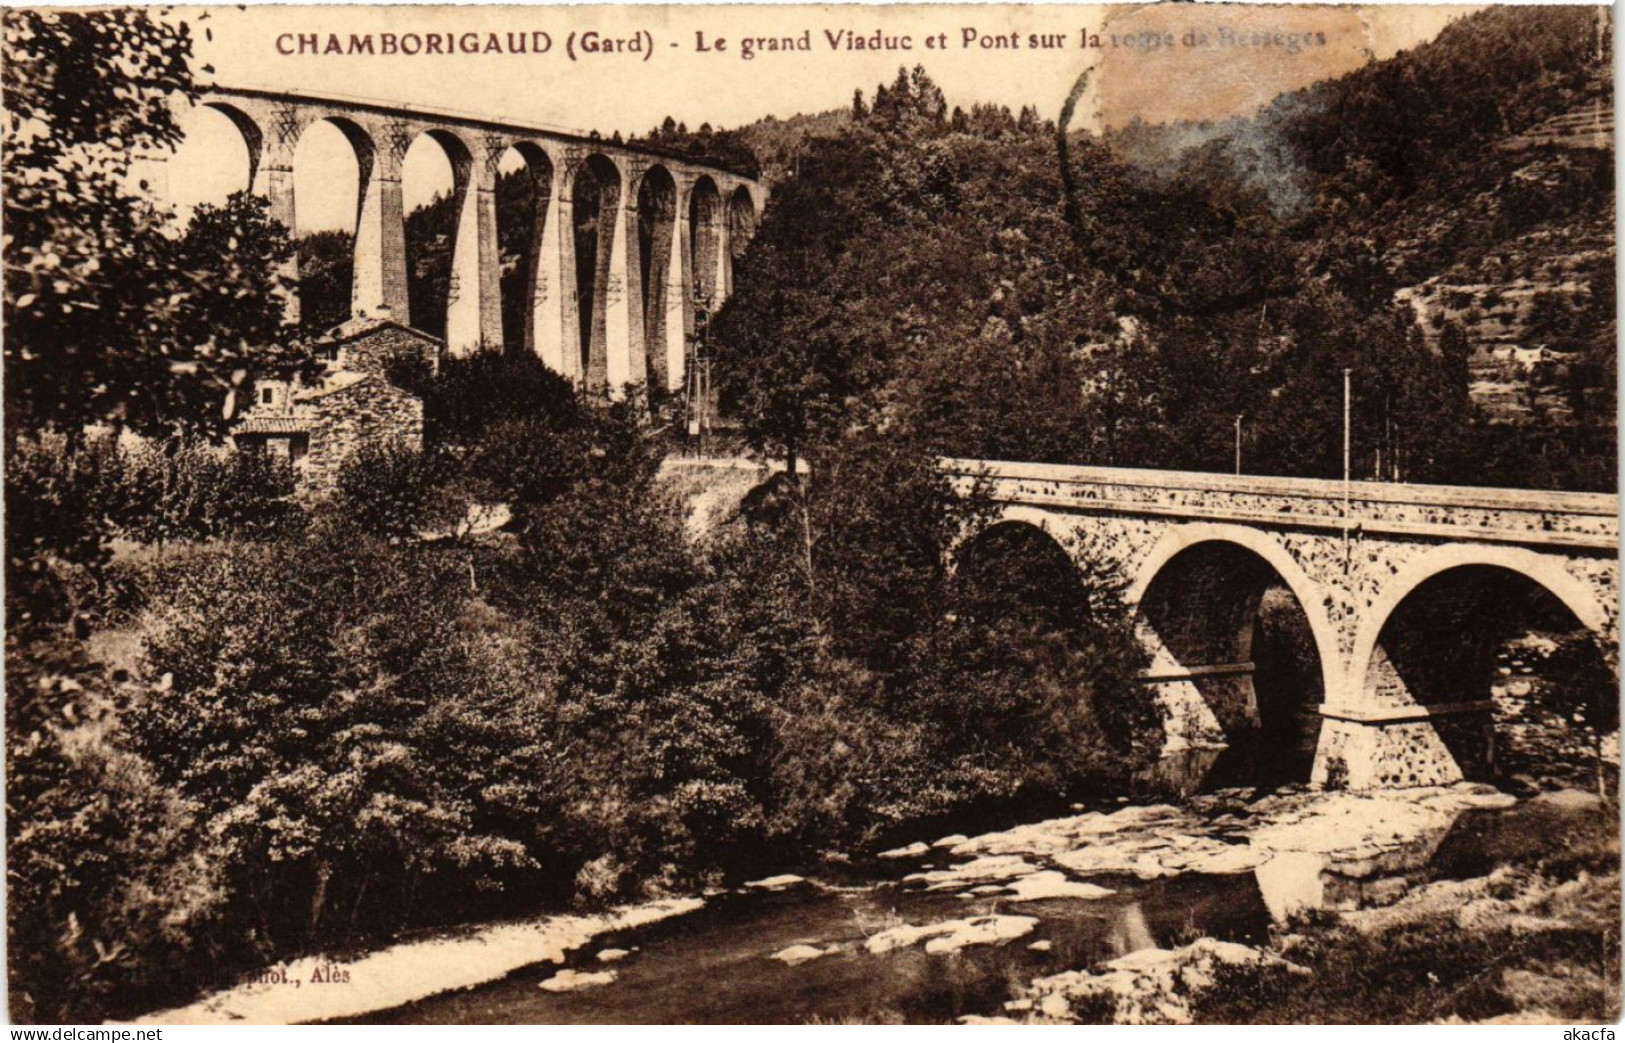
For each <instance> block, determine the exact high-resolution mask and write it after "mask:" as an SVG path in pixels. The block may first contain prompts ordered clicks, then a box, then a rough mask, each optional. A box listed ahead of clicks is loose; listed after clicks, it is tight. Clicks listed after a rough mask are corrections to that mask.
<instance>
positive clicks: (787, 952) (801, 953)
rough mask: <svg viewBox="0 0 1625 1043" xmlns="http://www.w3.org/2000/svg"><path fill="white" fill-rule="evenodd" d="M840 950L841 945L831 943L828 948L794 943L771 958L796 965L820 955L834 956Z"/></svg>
mask: <svg viewBox="0 0 1625 1043" xmlns="http://www.w3.org/2000/svg"><path fill="white" fill-rule="evenodd" d="M840 951H841V947H840V946H838V945H831V946H830V947H829V948H828V949H820V948H818V946H816V945H792V946H790V947H789V948H788V949H780V950H779V951H778V952H776V953H774V954H773V955H772V956H771V957H769V959H774V960H780V961H782V962H784V963H787V964H789V965H790V966H792V967H794V966H796V965H797V964H802V963H806V962H807V961H808V960H816V959H818V958H819V957H820V956H833V955H834V954H835V953H838V952H840Z"/></svg>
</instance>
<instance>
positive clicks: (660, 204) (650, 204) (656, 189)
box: [637, 163, 683, 391]
mask: <svg viewBox="0 0 1625 1043" xmlns="http://www.w3.org/2000/svg"><path fill="white" fill-rule="evenodd" d="M637 213H638V230H637V231H638V265H639V275H640V278H639V286H640V288H641V289H642V292H643V309H642V313H643V343H644V344H645V345H646V346H647V352H648V354H647V362H648V367H649V373H648V380H649V388H650V389H651V390H655V389H658V390H660V391H666V390H667V389H669V388H672V387H675V386H677V380H676V379H673V378H674V375H677V374H681V373H682V370H683V356H682V354H681V351H680V350H678V351H677V352H676V357H675V358H673V357H672V355H673V352H672V350H671V347H672V345H677V346H678V347H679V349H680V346H681V344H682V340H681V337H676V338H668V336H667V326H668V324H670V323H671V322H673V321H674V320H675V321H676V322H677V323H678V324H679V325H681V323H682V318H683V315H682V312H681V310H678V309H673V308H672V307H671V303H672V302H671V300H670V296H671V292H670V291H671V287H672V286H673V282H672V279H673V278H674V277H675V278H676V279H677V280H678V283H677V284H678V285H680V284H681V280H682V258H681V257H680V256H679V255H678V254H677V252H676V250H675V249H674V247H675V246H677V245H678V243H677V181H676V179H675V178H674V177H673V176H672V173H671V171H670V170H668V169H667V168H666V167H665V166H664V165H663V164H660V163H656V164H654V165H653V166H651V167H649V169H648V170H646V171H644V173H643V177H642V178H640V179H639V180H638V199H637ZM680 301H681V298H679V304H680ZM679 379H680V378H679Z"/></svg>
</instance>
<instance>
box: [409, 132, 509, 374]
mask: <svg viewBox="0 0 1625 1043" xmlns="http://www.w3.org/2000/svg"><path fill="white" fill-rule="evenodd" d="M426 148H427V149H430V150H431V152H430V153H429V154H430V155H433V154H435V153H438V155H439V156H440V157H442V158H443V160H444V162H445V164H446V166H447V167H448V168H449V170H450V182H451V183H450V188H449V189H448V190H447V192H446V194H445V195H444V196H442V195H440V193H439V192H436V193H435V195H434V198H433V199H432V200H431V201H430V202H428V203H425V204H423V205H422V206H420V207H418V208H417V209H414V210H413V211H412V212H411V213H407V214H403V215H402V220H403V221H404V223H405V230H404V242H405V256H406V271H407V286H406V289H407V300H408V305H407V312H408V318H407V321H408V323H409V324H410V325H411V326H413V327H415V328H417V329H420V330H423V331H424V332H426V333H429V334H432V335H434V336H437V337H441V338H443V339H444V340H445V341H446V344H447V347H448V349H449V350H450V351H452V353H454V354H459V355H460V354H466V353H467V352H469V351H470V350H476V349H478V348H480V347H483V346H487V345H484V344H483V342H482V339H481V332H482V331H481V329H480V322H479V307H480V283H481V273H480V270H479V242H478V241H479V235H480V228H479V223H480V221H479V193H478V192H477V191H476V190H475V185H474V161H475V157H474V151H473V149H472V148H470V146H469V144H468V142H466V141H464V140H463V137H462V136H461V135H460V134H458V133H457V132H456V131H455V130H450V129H448V128H445V127H424V128H423V129H421V130H419V131H418V132H417V134H416V135H414V136H413V137H412V139H411V143H410V144H409V145H408V146H407V149H406V151H405V152H404V153H403V154H402V157H401V171H400V177H401V190H402V194H403V197H404V198H410V197H412V196H413V195H417V194H420V192H419V191H416V190H414V187H413V185H412V184H410V183H409V182H412V181H415V180H416V179H418V178H421V177H425V176H431V175H430V174H429V172H428V170H426V169H425V163H424V160H423V159H422V158H421V157H422V156H423V155H424V153H423V151H422V150H424V149H426ZM430 162H432V160H431V161H430ZM436 208H444V209H445V210H448V211H449V212H450V223H449V225H447V226H446V231H444V232H439V231H436V230H435V229H434V228H424V227H423V225H422V223H421V222H423V221H424V220H426V218H422V217H419V218H417V221H416V222H414V217H416V215H418V214H420V213H421V212H422V211H424V210H432V209H436ZM414 223H417V224H418V228H417V230H416V232H415V234H414V231H413V225H414ZM425 235H427V236H428V237H429V238H425ZM441 236H444V237H445V238H446V239H447V240H448V245H449V246H450V250H449V253H441V252H439V251H431V249H430V248H431V246H432V245H433V244H432V240H433V239H437V238H439V237H441ZM490 346H493V347H494V346H495V345H490Z"/></svg>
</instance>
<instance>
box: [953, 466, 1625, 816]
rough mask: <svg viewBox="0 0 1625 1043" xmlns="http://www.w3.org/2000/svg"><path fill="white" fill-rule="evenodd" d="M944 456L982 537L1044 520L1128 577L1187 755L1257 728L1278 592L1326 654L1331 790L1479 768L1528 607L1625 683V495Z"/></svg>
mask: <svg viewBox="0 0 1625 1043" xmlns="http://www.w3.org/2000/svg"><path fill="white" fill-rule="evenodd" d="M944 466H945V467H946V469H947V471H948V473H949V475H950V477H951V479H952V481H953V482H954V483H955V485H956V488H957V489H958V490H959V491H960V492H961V493H962V494H970V493H972V492H973V491H975V492H976V493H977V494H978V495H981V496H985V497H986V498H987V499H988V500H990V501H991V509H992V520H991V522H990V523H989V524H988V525H987V526H986V527H984V528H982V529H980V530H979V531H978V532H977V533H971V534H967V535H968V538H969V539H970V540H975V539H976V538H978V537H979V536H980V535H982V534H984V533H986V532H987V531H989V529H991V528H992V527H994V526H1011V525H1014V526H1031V527H1033V528H1035V529H1037V530H1040V531H1042V532H1043V533H1045V534H1047V536H1048V538H1049V539H1051V540H1053V541H1055V542H1056V543H1057V544H1059V545H1060V547H1061V548H1062V549H1063V550H1064V551H1066V552H1067V553H1068V555H1069V556H1071V558H1072V559H1073V560H1074V561H1076V562H1078V563H1080V564H1083V565H1086V566H1088V567H1100V566H1104V567H1105V568H1106V569H1108V570H1110V571H1112V572H1115V573H1116V578H1117V579H1118V580H1119V581H1120V583H1121V584H1122V586H1123V588H1124V589H1125V591H1126V597H1127V600H1128V602H1129V603H1130V605H1131V607H1132V609H1133V611H1134V613H1135V619H1136V626H1137V629H1138V631H1139V633H1140V636H1141V640H1142V641H1143V642H1144V643H1145V645H1146V647H1147V651H1148V652H1149V654H1150V657H1151V666H1150V668H1149V670H1148V672H1147V674H1146V681H1147V683H1149V684H1152V685H1154V686H1156V687H1157V689H1158V690H1159V695H1160V696H1161V698H1162V701H1163V705H1164V706H1165V707H1166V708H1167V709H1168V710H1169V712H1170V727H1169V743H1170V747H1172V748H1177V747H1179V746H1202V745H1210V746H1219V745H1224V744H1225V743H1226V742H1227V741H1228V740H1229V739H1230V738H1231V737H1232V736H1234V735H1236V733H1237V731H1238V729H1247V728H1250V727H1251V728H1256V727H1257V725H1258V724H1259V720H1258V715H1259V710H1258V695H1257V691H1256V689H1255V687H1254V674H1255V665H1254V663H1253V661H1252V657H1251V644H1252V640H1253V634H1254V627H1255V619H1256V618H1257V614H1258V609H1259V605H1260V601H1261V599H1262V597H1263V596H1264V593H1265V591H1266V590H1268V589H1270V588H1271V587H1275V588H1279V587H1283V586H1284V587H1285V588H1286V590H1288V591H1290V593H1291V596H1292V598H1293V600H1295V601H1296V603H1297V605H1298V606H1299V607H1300V608H1301V609H1302V612H1303V618H1304V619H1306V620H1307V627H1308V631H1309V634H1310V635H1311V636H1312V645H1313V648H1314V653H1315V657H1316V658H1318V660H1319V670H1320V682H1321V683H1320V688H1321V692H1322V695H1321V701H1320V702H1319V704H1318V705H1317V706H1315V707H1313V709H1314V710H1315V711H1318V715H1319V717H1320V726H1319V729H1318V740H1314V741H1315V752H1314V762H1313V769H1312V776H1311V781H1314V782H1317V783H1321V784H1330V785H1333V786H1346V787H1348V788H1353V789H1369V788H1378V787H1388V786H1414V785H1431V784H1439V783H1447V782H1453V781H1456V780H1459V779H1461V778H1462V777H1463V776H1464V774H1466V775H1471V774H1473V773H1474V772H1475V771H1476V770H1477V769H1479V768H1482V767H1483V766H1484V762H1485V761H1486V760H1487V759H1489V758H1493V755H1494V740H1493V731H1492V710H1493V706H1494V704H1493V703H1492V701H1491V692H1490V687H1491V684H1492V682H1493V680H1494V677H1495V674H1496V671H1497V664H1496V662H1495V652H1496V649H1497V648H1498V647H1499V644H1500V634H1498V631H1497V629H1496V627H1495V626H1494V625H1492V623H1493V621H1494V620H1497V619H1502V618H1505V616H1506V613H1507V612H1508V611H1509V610H1511V611H1514V612H1516V610H1518V609H1520V608H1521V607H1524V606H1522V605H1521V604H1520V603H1521V602H1524V601H1540V602H1545V603H1546V604H1547V605H1549V606H1550V611H1553V612H1556V613H1557V614H1558V615H1562V616H1565V621H1566V622H1567V623H1568V624H1569V625H1570V626H1572V627H1574V628H1575V629H1578V627H1584V628H1585V630H1586V631H1588V632H1589V633H1590V635H1591V636H1592V638H1593V640H1594V643H1595V646H1596V650H1597V653H1598V654H1599V655H1601V656H1602V658H1603V659H1604V660H1605V661H1606V663H1607V665H1608V666H1609V667H1611V668H1612V669H1613V671H1614V673H1615V676H1616V677H1617V675H1618V652H1617V649H1618V644H1619V564H1618V556H1619V523H1618V500H1617V498H1616V497H1615V496H1613V495H1608V494H1591V493H1553V492H1536V491H1527V490H1510V489H1476V488H1461V487H1452V486H1425V485H1403V484H1390V483H1375V482H1356V483H1352V484H1345V483H1343V482H1338V481H1323V480H1304V479H1285V478H1262V477H1240V476H1236V477H1232V476H1229V475H1215V474H1190V473H1180V472H1169V471H1151V470H1131V469H1123V468H1099V467H1071V466H1057V465H1045V464H1025V463H1000V462H987V461H977V460H948V461H945V462H944ZM1554 601H1555V604H1554ZM1559 605H1560V606H1561V607H1560V608H1558V607H1557V606H1559ZM1565 614H1566V615H1565ZM1501 633H1504V632H1501Z"/></svg>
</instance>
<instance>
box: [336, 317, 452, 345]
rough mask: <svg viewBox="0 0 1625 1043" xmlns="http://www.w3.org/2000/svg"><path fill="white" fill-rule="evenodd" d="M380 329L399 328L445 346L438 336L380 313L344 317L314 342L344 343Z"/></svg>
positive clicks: (423, 339)
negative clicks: (344, 318)
mask: <svg viewBox="0 0 1625 1043" xmlns="http://www.w3.org/2000/svg"><path fill="white" fill-rule="evenodd" d="M381 329H396V330H400V331H401V332H403V333H407V334H410V335H411V336H413V337H415V338H417V339H418V340H421V341H423V342H424V343H426V344H433V345H435V346H436V347H442V348H443V347H445V346H446V342H445V341H443V340H441V339H440V338H439V337H435V336H432V335H430V334H428V333H424V332H423V331H422V330H420V329H414V328H412V327H411V326H408V325H406V324H405V323H401V322H396V321H395V320H394V319H391V318H388V317H386V316H382V315H359V316H357V317H355V318H353V319H346V320H345V321H343V322H341V323H339V324H338V325H337V326H334V327H333V328H332V329H329V330H327V331H326V332H324V333H323V334H322V335H321V336H320V337H318V338H316V343H318V344H346V343H348V342H350V341H352V340H359V339H360V338H362V337H365V336H367V335H368V334H370V333H376V332H377V331H378V330H381Z"/></svg>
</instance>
